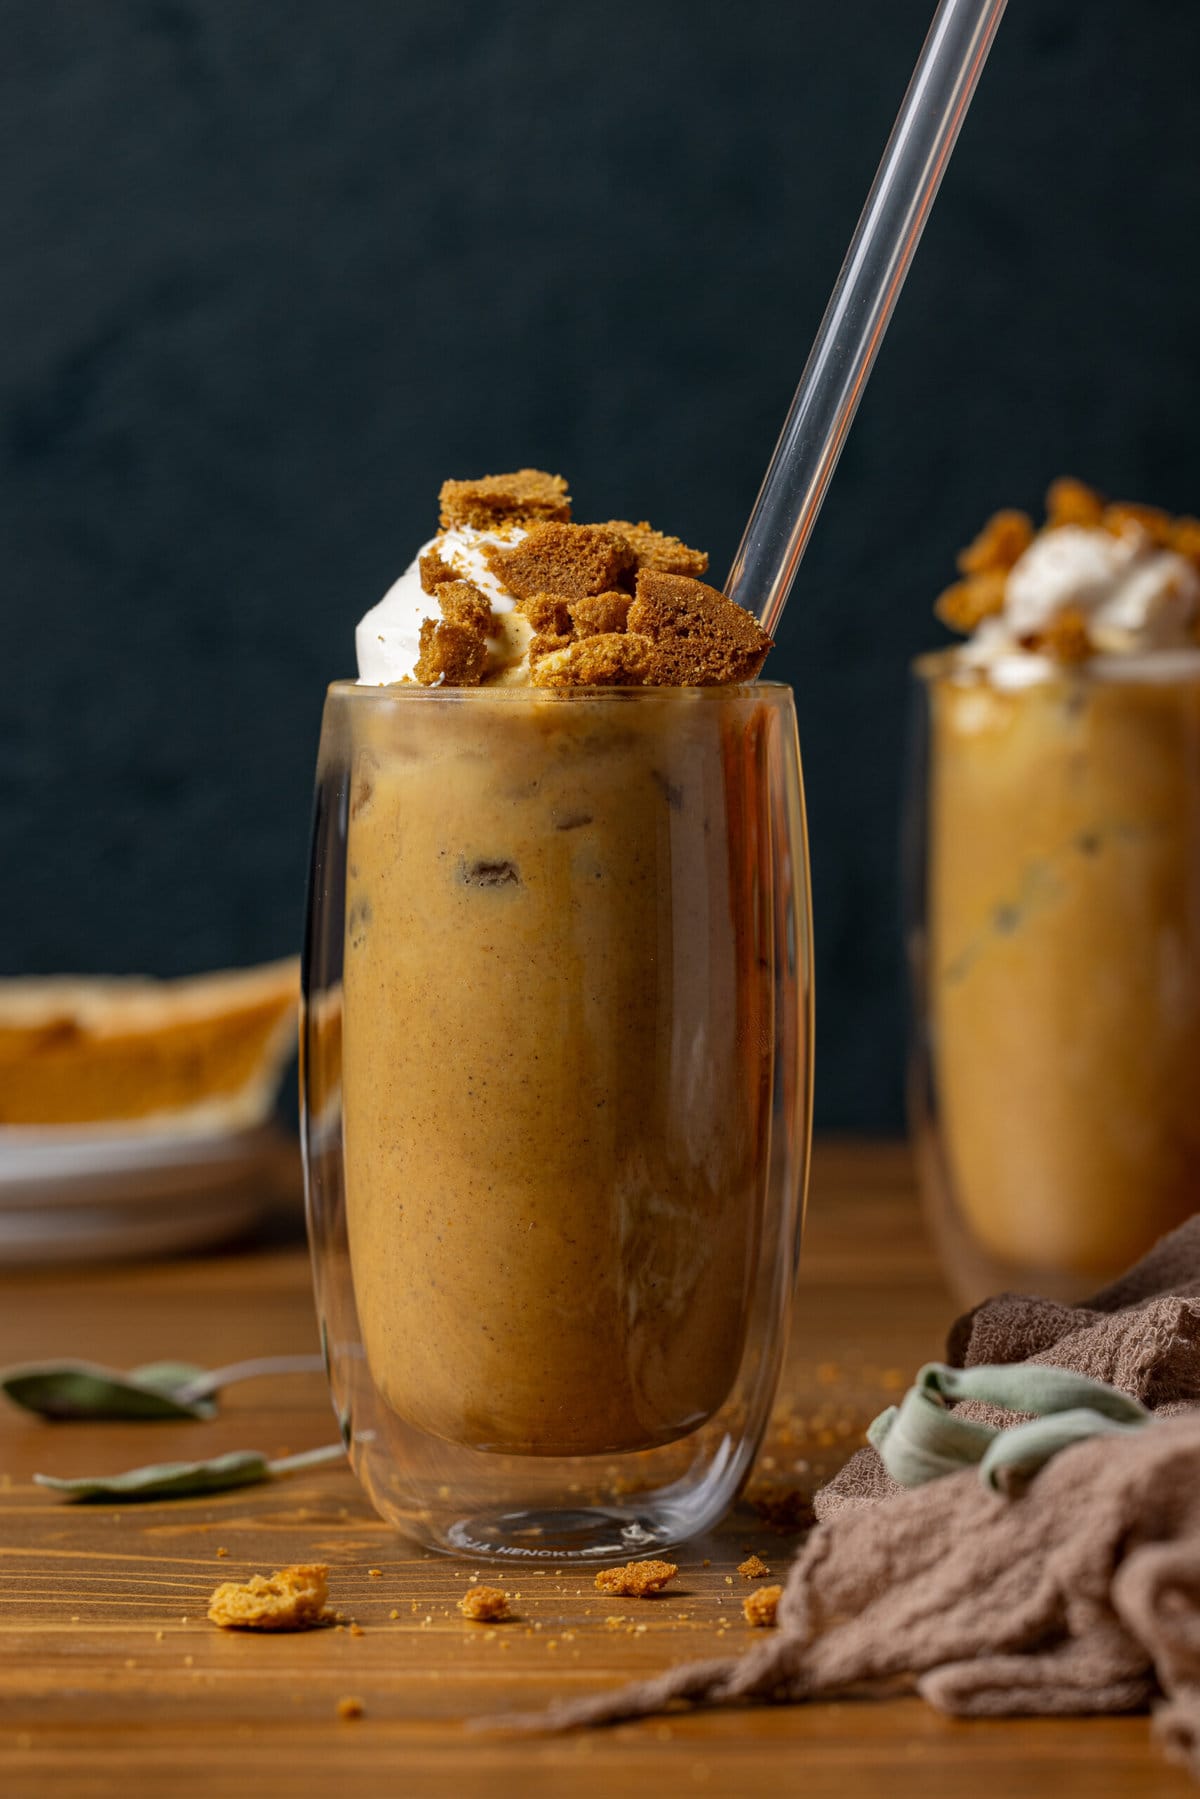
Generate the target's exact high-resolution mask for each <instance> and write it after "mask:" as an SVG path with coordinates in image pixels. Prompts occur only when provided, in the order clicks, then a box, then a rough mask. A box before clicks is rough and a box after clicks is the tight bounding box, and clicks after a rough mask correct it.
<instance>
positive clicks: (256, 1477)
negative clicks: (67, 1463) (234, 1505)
mask: <svg viewBox="0 0 1200 1799" xmlns="http://www.w3.org/2000/svg"><path fill="white" fill-rule="evenodd" d="M345 1456H346V1451H345V1449H344V1448H343V1446H342V1444H340V1443H327V1444H325V1445H323V1446H322V1447H321V1448H320V1449H305V1450H302V1451H301V1453H300V1454H299V1455H285V1456H278V1457H277V1458H276V1459H275V1460H274V1461H271V1460H269V1459H268V1457H267V1456H265V1455H263V1454H262V1452H261V1451H260V1450H257V1449H236V1450H234V1451H233V1452H232V1453H231V1454H230V1455H218V1456H214V1457H213V1458H212V1459H211V1460H209V1461H206V1462H159V1463H157V1464H152V1465H151V1466H149V1467H146V1468H130V1469H127V1470H126V1472H125V1473H124V1474H102V1475H80V1476H78V1477H76V1478H75V1479H71V1480H63V1479H59V1477H58V1476H57V1475H53V1474H35V1475H34V1477H33V1478H34V1481H35V1482H36V1484H37V1485H38V1486H39V1487H49V1488H50V1489H51V1491H52V1492H55V1493H63V1494H65V1495H66V1497H67V1498H68V1499H70V1500H73V1501H75V1502H77V1503H78V1502H83V1503H86V1502H88V1501H89V1500H101V1499H124V1500H133V1501H135V1502H136V1501H139V1500H143V1499H186V1498H190V1497H194V1496H195V1495H197V1494H201V1493H227V1492H230V1491H231V1490H232V1489H233V1488H234V1487H254V1486H257V1485H258V1484H259V1483H260V1482H262V1481H265V1480H275V1479H277V1478H278V1477H279V1476H280V1475H284V1474H293V1473H297V1472H298V1471H299V1470H300V1469H302V1468H317V1467H320V1466H321V1465H322V1464H323V1463H325V1462H338V1461H344V1460H345Z"/></svg>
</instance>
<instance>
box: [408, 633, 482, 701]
mask: <svg viewBox="0 0 1200 1799" xmlns="http://www.w3.org/2000/svg"><path fill="white" fill-rule="evenodd" d="M420 649H421V653H420V655H419V656H418V657H417V664H416V667H415V668H414V670H413V673H414V675H415V676H416V678H417V680H418V681H419V682H420V683H421V685H422V687H443V686H444V687H478V686H479V683H480V682H481V681H482V679H483V671H484V669H485V668H486V667H487V643H486V640H485V639H484V638H483V637H481V636H480V634H479V632H478V631H475V630H472V629H470V628H469V627H468V626H466V625H455V624H450V623H449V622H448V621H446V620H445V619H443V620H442V621H441V623H438V622H437V620H435V619H432V618H427V619H426V620H425V621H424V623H423V624H422V626H421V637H420Z"/></svg>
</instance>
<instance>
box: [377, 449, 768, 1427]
mask: <svg viewBox="0 0 1200 1799" xmlns="http://www.w3.org/2000/svg"><path fill="white" fill-rule="evenodd" d="M705 566H706V559H705V558H703V557H702V556H701V555H700V553H699V552H696V551H694V550H691V549H689V548H688V547H687V546H686V545H684V544H682V543H680V542H679V541H678V540H676V539H673V538H669V537H666V536H664V535H662V534H660V533H657V532H654V531H652V530H651V529H650V527H649V526H646V525H633V524H630V523H628V522H627V521H610V522H609V523H608V524H606V525H602V526H586V525H575V524H574V523H573V522H572V521H571V517H570V511H569V503H568V502H567V500H566V497H565V484H563V483H561V482H559V481H558V480H557V478H553V477H549V476H544V475H539V474H536V473H535V472H532V471H522V472H521V474H520V475H517V476H509V477H500V478H493V479H492V480H490V481H486V482H480V483H448V484H447V487H446V488H445V489H444V490H443V517H442V530H441V531H440V532H439V534H438V536H437V537H436V538H435V539H433V540H432V541H431V543H430V544H428V545H427V546H426V547H425V549H424V550H423V551H422V552H421V554H420V556H419V558H418V561H417V562H416V563H415V564H414V567H413V570H411V571H410V572H409V574H408V575H407V576H405V577H403V578H402V580H401V582H399V583H397V587H396V588H395V589H393V591H392V593H391V594H389V595H388V596H387V598H386V599H385V600H384V601H383V602H382V603H381V605H380V607H378V608H376V609H375V611H374V613H372V614H368V616H367V618H366V619H364V621H363V623H362V625H361V626H360V627H359V657H360V686H363V685H365V686H368V687H376V688H378V689H379V690H380V694H381V703H380V704H379V705H377V706H374V707H372V706H369V705H365V706H359V707H357V708H356V709H355V719H356V722H355V723H354V725H353V727H352V728H353V730H354V732H355V736H354V741H353V743H352V744H351V745H350V746H348V753H349V758H350V764H349V765H350V767H351V769H352V778H351V784H350V792H349V800H348V808H349V817H348V822H347V826H346V868H347V872H346V896H345V911H346V938H345V960H344V975H343V982H344V992H343V1008H344V1010H343V1023H342V1030H343V1038H342V1056H343V1076H344V1101H343V1104H344V1125H343V1131H344V1154H345V1203H346V1216H347V1226H348V1236H349V1247H350V1257H351V1262H352V1266H353V1281H354V1292H355V1299H356V1305H357V1312H358V1319H359V1323H360V1326H361V1331H362V1340H363V1344H364V1349H365V1354H366V1358H367V1362H368V1365H369V1369H370V1374H371V1378H372V1381H373V1383H374V1385H375V1387H376V1388H377V1389H378V1392H379V1393H380V1395H381V1396H382V1397H383V1399H384V1400H385V1402H386V1404H387V1405H388V1406H389V1407H390V1408H392V1410H393V1411H394V1412H395V1413H396V1414H397V1416H398V1417H400V1418H402V1419H404V1420H405V1421H407V1422H408V1423H410V1424H412V1425H415V1426H417V1427H419V1428H420V1429H421V1430H424V1431H426V1432H429V1433H430V1434H431V1435H432V1436H434V1437H438V1438H442V1439H444V1440H446V1441H448V1442H452V1443H455V1444H462V1445H467V1446H470V1447H472V1448H476V1449H481V1450H490V1451H505V1452H509V1453H518V1454H525V1455H562V1454H603V1453H617V1452H623V1451H629V1450H638V1449H643V1448H648V1447H651V1446H653V1445H656V1444H662V1443H667V1442H670V1441H672V1440H673V1439H675V1438H678V1437H681V1436H683V1435H685V1434H687V1433H688V1432H690V1431H692V1430H693V1429H694V1428H695V1427H696V1425H697V1424H698V1423H700V1422H701V1421H703V1420H704V1419H705V1418H707V1417H709V1416H710V1415H711V1414H712V1413H713V1412H714V1411H715V1410H716V1409H717V1408H718V1407H719V1406H720V1405H721V1403H722V1402H723V1400H724V1399H725V1397H726V1395H727V1393H728V1392H729V1389H730V1386H731V1384H732V1381H733V1378H734V1375H735V1372H736V1370H737V1368H738V1365H739V1362H740V1359H741V1354H742V1343H743V1338H744V1336H745V1331H746V1325H747V1309H748V1305H749V1300H750V1292H751V1286H752V1282H753V1280H754V1278H755V1269H756V1263H757V1256H758V1237H757V1226H756V1223H755V1221H756V1220H757V1219H758V1217H759V1216H760V1213H761V1208H762V1196H763V1192H764V1189H765V1183H766V1180H767V1172H768V1159H769V1135H770V1133H769V1130H768V1128H767V1117H768V1110H769V1105H770V1085H771V1050H772V1028H773V1027H772V1014H771V1007H772V999H771V985H770V972H769V960H770V958H769V956H768V954H767V951H766V948H765V946H764V941H763V933H764V929H765V928H766V926H765V924H764V915H763V913H762V906H761V902H760V898H759V896H758V894H757V893H756V891H755V885H754V882H753V881H752V880H750V879H748V878H747V875H746V873H745V872H744V870H745V869H746V867H747V863H746V854H745V844H746V842H747V840H750V841H752V842H753V841H754V839H755V835H756V833H762V832H765V831H768V830H769V829H770V824H769V820H767V819H765V818H762V819H760V818H758V817H757V816H754V815H753V813H752V810H751V813H750V815H748V807H747V800H746V795H747V794H748V793H751V792H752V791H753V790H754V783H753V781H752V780H751V779H750V775H751V768H752V764H753V762H754V758H755V757H756V756H759V755H761V753H762V746H763V742H764V734H763V730H762V727H761V721H760V720H759V719H758V717H757V712H758V711H760V710H761V708H759V707H758V706H757V702H755V700H754V697H753V690H752V689H749V690H747V697H746V700H745V703H744V706H743V707H742V708H741V709H740V710H738V711H737V715H736V718H734V719H733V720H731V718H730V715H729V714H728V711H727V709H726V710H723V709H722V708H721V707H720V706H718V705H715V704H714V703H713V696H712V695H711V694H709V693H706V692H704V691H703V690H702V689H703V687H704V686H706V685H708V686H713V685H718V686H721V687H722V688H723V689H724V690H725V691H726V692H728V690H729V685H730V684H731V683H733V684H736V683H738V682H746V681H749V680H750V679H752V677H753V675H754V674H756V673H757V671H758V668H759V666H760V665H761V662H762V659H763V656H764V655H765V653H766V649H767V647H768V640H767V638H766V637H765V635H764V634H763V633H762V632H761V631H760V630H759V628H758V626H757V625H756V624H755V623H754V621H753V619H751V618H750V617H749V615H748V614H746V613H744V612H743V611H742V609H741V608H738V607H735V606H733V604H732V602H730V601H728V600H727V599H725V597H724V596H723V595H721V594H719V593H718V592H717V591H716V590H715V589H712V588H710V587H708V586H707V585H706V584H705V583H703V582H702V581H701V580H699V578H698V576H699V574H701V573H703V572H704V569H705ZM684 687H686V688H687V689H688V691H686V692H684V691H680V689H681V688H684ZM637 688H655V689H661V691H660V692H657V693H654V694H650V693H646V694H635V695H634V696H633V699H630V698H627V697H626V690H627V689H637ZM397 689H400V690H404V691H400V692H399V693H397V691H396V690H397ZM597 689H599V694H598V695H597ZM606 689H607V691H606ZM423 690H424V691H423ZM435 693H436V695H437V697H436V700H435V699H434V695H435ZM398 701H399V702H401V703H397V702H398ZM430 702H434V703H430Z"/></svg>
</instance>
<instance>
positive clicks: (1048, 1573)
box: [510, 1216, 1200, 1774]
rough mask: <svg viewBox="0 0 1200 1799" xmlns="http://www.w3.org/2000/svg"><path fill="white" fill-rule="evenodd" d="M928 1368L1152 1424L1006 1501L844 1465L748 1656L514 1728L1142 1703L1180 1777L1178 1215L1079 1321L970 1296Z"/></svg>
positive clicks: (1184, 1238)
mask: <svg viewBox="0 0 1200 1799" xmlns="http://www.w3.org/2000/svg"><path fill="white" fill-rule="evenodd" d="M947 1359H948V1360H950V1361H952V1362H954V1363H956V1364H957V1365H959V1366H973V1365H976V1364H981V1363H995V1362H1016V1361H1022V1360H1033V1361H1037V1362H1041V1363H1049V1364H1053V1365H1056V1366H1060V1367H1064V1368H1073V1369H1077V1370H1078V1371H1080V1372H1081V1373H1085V1374H1090V1375H1093V1376H1096V1377H1098V1378H1099V1379H1101V1380H1106V1381H1109V1382H1110V1383H1111V1384H1112V1385H1114V1386H1118V1387H1121V1388H1122V1389H1123V1390H1124V1391H1126V1392H1129V1393H1132V1394H1133V1395H1134V1396H1135V1397H1136V1398H1138V1399H1140V1400H1141V1401H1142V1402H1143V1403H1144V1404H1145V1405H1147V1406H1148V1407H1149V1408H1150V1409H1151V1410H1153V1411H1154V1412H1155V1413H1156V1414H1157V1416H1156V1419H1155V1422H1154V1423H1153V1424H1152V1425H1150V1426H1148V1427H1146V1428H1145V1429H1143V1430H1141V1431H1139V1432H1137V1433H1136V1434H1135V1435H1132V1436H1129V1437H1099V1438H1093V1439H1092V1440H1090V1441H1087V1442H1083V1443H1079V1444H1077V1445H1075V1446H1074V1447H1072V1448H1070V1449H1067V1450H1064V1451H1063V1452H1062V1453H1061V1454H1060V1455H1059V1456H1057V1457H1056V1458H1055V1459H1054V1460H1053V1461H1052V1462H1050V1463H1049V1464H1048V1465H1047V1467H1045V1468H1044V1469H1043V1470H1042V1472H1041V1473H1040V1474H1039V1475H1038V1476H1037V1477H1036V1479H1035V1480H1034V1481H1033V1482H1032V1483H1031V1485H1030V1486H1029V1488H1028V1490H1027V1491H1026V1492H1025V1493H1023V1494H1022V1495H1020V1496H1017V1497H1000V1496H998V1495H996V1494H994V1493H991V1492H989V1491H988V1490H987V1489H986V1488H985V1487H984V1486H983V1485H982V1483H981V1482H980V1480H979V1478H978V1475H977V1473H976V1471H975V1470H974V1469H970V1470H966V1471H964V1472H963V1473H961V1474H954V1475H950V1476H948V1477H947V1478H946V1479H944V1480H937V1481H932V1482H930V1483H929V1484H928V1485H926V1486H923V1487H918V1488H913V1489H911V1490H910V1489H904V1488H901V1487H898V1486H897V1485H896V1484H895V1483H894V1482H893V1481H892V1480H890V1478H889V1477H888V1476H887V1474H886V1473H885V1472H884V1470H883V1467H882V1464H881V1463H880V1461H879V1458H878V1456H877V1455H876V1453H875V1451H874V1450H873V1449H865V1450H861V1451H860V1452H859V1453H858V1455H856V1456H855V1457H854V1458H853V1459H852V1460H851V1461H850V1462H849V1463H848V1464H847V1466H846V1468H845V1469H844V1470H843V1471H842V1473H841V1474H840V1475H839V1476H838V1477H837V1479H836V1480H834V1481H833V1482H831V1483H830V1485H829V1486H828V1487H826V1488H825V1489H824V1490H823V1491H822V1492H821V1493H820V1494H818V1496H817V1512H818V1516H819V1518H821V1520H822V1522H821V1523H820V1524H819V1525H818V1527H817V1528H816V1530H815V1531H814V1532H813V1533H812V1535H811V1537H810V1538H809V1540H808V1542H807V1544H806V1545H805V1547H804V1549H803V1550H802V1551H801V1553H800V1555H799V1556H798V1557H797V1559H796V1561H795V1562H794V1564H793V1566H792V1570H791V1573H790V1575H789V1578H788V1583H787V1587H786V1590H785V1592H784V1595H783V1599H782V1600H781V1602H780V1608H779V1628H778V1630H777V1631H776V1632H775V1633H773V1635H772V1637H771V1638H770V1640H769V1641H766V1642H764V1643H762V1644H761V1645H756V1646H755V1647H754V1648H753V1649H751V1650H750V1651H749V1652H748V1653H747V1654H745V1655H743V1656H742V1657H740V1658H737V1659H729V1660H720V1661H708V1662H701V1663H693V1664H691V1665H688V1666H684V1667H680V1668H674V1669H670V1670H668V1672H667V1673H665V1674H663V1675H661V1676H659V1677H658V1678H657V1679H655V1680H650V1681H643V1682H639V1683H638V1684H636V1685H634V1686H631V1687H626V1688H624V1689H623V1690H621V1691H620V1692H617V1693H609V1694H603V1695H600V1696H599V1697H597V1698H594V1699H585V1700H579V1701H572V1702H570V1703H567V1704H565V1705H562V1706H559V1707H556V1708H555V1709H554V1710H553V1711H552V1712H550V1713H548V1714H546V1715H544V1716H539V1717H538V1718H535V1719H529V1720H516V1721H515V1722H522V1723H525V1724H527V1725H531V1726H533V1727H538V1728H544V1727H547V1726H549V1727H552V1728H563V1727H566V1726H570V1725H577V1724H589V1723H607V1722H614V1721H616V1720H618V1719H623V1718H635V1717H644V1716H645V1715H647V1714H648V1713H650V1712H655V1711H660V1710H662V1709H663V1708H664V1707H668V1706H672V1705H678V1704H679V1703H681V1702H683V1703H690V1704H693V1705H701V1704H705V1705H714V1704H723V1703H730V1702H734V1701H748V1700H752V1699H753V1700H774V1701H781V1702H788V1701H796V1700H803V1699H811V1698H818V1697H824V1696H829V1695H832V1694H835V1693H841V1692H846V1691H848V1690H851V1689H855V1690H860V1691H861V1690H867V1691H872V1690H873V1691H877V1692H878V1691H885V1690H886V1691H895V1690H896V1688H897V1686H900V1687H914V1686H915V1688H916V1690H917V1691H918V1692H920V1693H921V1694H922V1695H923V1697H924V1698H925V1699H927V1700H928V1701H929V1702H930V1704H932V1705H934V1706H937V1707H938V1708H939V1709H940V1710H942V1711H946V1712H951V1713H954V1714H957V1715H960V1716H981V1715H1001V1714H1012V1713H1019V1712H1111V1711H1128V1710H1132V1709H1135V1708H1137V1707H1140V1706H1143V1705H1145V1704H1147V1703H1148V1702H1150V1701H1152V1700H1154V1699H1156V1698H1158V1699H1161V1701H1162V1703H1160V1704H1159V1706H1158V1711H1157V1715H1156V1724H1157V1728H1158V1731H1159V1734H1160V1737H1161V1738H1162V1740H1163V1742H1164V1743H1165V1745H1166V1747H1167V1748H1168V1750H1169V1752H1170V1753H1172V1754H1173V1755H1175V1756H1176V1757H1177V1758H1178V1759H1180V1760H1183V1761H1185V1762H1186V1763H1187V1765H1188V1766H1189V1767H1190V1768H1191V1770H1192V1772H1193V1773H1194V1774H1200V1216H1198V1217H1197V1218H1195V1219H1193V1220H1192V1221H1191V1222H1190V1223H1188V1224H1187V1225H1185V1226H1183V1228H1182V1229H1181V1230H1178V1231H1176V1232H1175V1233H1174V1234H1173V1235H1172V1236H1170V1237H1168V1238H1165V1239H1164V1240H1163V1241H1162V1242H1161V1243H1160V1244H1159V1245H1158V1246H1157V1247H1156V1248H1155V1249H1154V1250H1153V1251H1152V1252H1151V1254H1150V1255H1149V1256H1148V1257H1147V1258H1146V1259H1145V1261H1143V1262H1141V1263H1139V1265H1138V1266H1137V1267H1136V1268H1135V1269H1133V1270H1132V1271H1131V1272H1130V1273H1129V1274H1128V1275H1126V1276H1125V1277H1123V1279H1122V1280H1120V1281H1118V1282H1117V1283H1115V1284H1114V1285H1113V1286H1111V1287H1109V1288H1106V1289H1105V1290H1104V1291H1103V1292H1102V1293H1099V1294H1097V1295H1096V1296H1095V1297H1094V1298H1093V1299H1092V1300H1091V1301H1089V1303H1088V1304H1087V1305H1085V1306H1078V1307H1069V1306H1059V1305H1054V1304H1052V1303H1051V1302H1049V1301H1044V1300H1040V1299H1031V1298H1026V1297H1022V1296H1020V1295H1014V1294H1002V1295H1001V1296H1000V1297H999V1298H997V1299H992V1300H989V1301H987V1303H986V1304H984V1305H982V1306H980V1307H978V1308H977V1309H976V1310H975V1311H974V1312H971V1313H968V1314H967V1316H966V1317H965V1318H962V1319H960V1320H959V1321H958V1322H957V1323H956V1324H955V1325H954V1327H953V1328H952V1330H951V1332H950V1338H949V1346H948V1356H947ZM961 1409H962V1411H963V1414H964V1415H973V1416H977V1417H980V1418H985V1419H988V1420H989V1421H991V1422H995V1423H1009V1422H1011V1421H1012V1417H1011V1414H1005V1413H999V1412H997V1411H996V1410H995V1409H994V1408H992V1407H989V1406H983V1405H970V1406H964V1407H963V1408H961ZM510 1722H513V1721H510Z"/></svg>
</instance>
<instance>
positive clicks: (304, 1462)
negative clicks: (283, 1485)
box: [267, 1443, 346, 1474]
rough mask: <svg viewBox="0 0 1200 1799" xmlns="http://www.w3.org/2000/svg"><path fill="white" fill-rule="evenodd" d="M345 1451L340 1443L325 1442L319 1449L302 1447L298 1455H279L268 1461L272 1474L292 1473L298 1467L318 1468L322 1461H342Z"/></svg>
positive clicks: (344, 1457)
mask: <svg viewBox="0 0 1200 1799" xmlns="http://www.w3.org/2000/svg"><path fill="white" fill-rule="evenodd" d="M345 1459H346V1451H345V1449H344V1448H343V1446H342V1444H340V1443H326V1444H324V1445H323V1447H322V1448H320V1449H302V1450H301V1451H300V1454H299V1455H285V1456H281V1457H280V1458H279V1460H278V1461H275V1462H268V1463H267V1467H268V1469H269V1471H270V1472H271V1473H272V1474H294V1473H295V1471H296V1470H297V1469H298V1468H318V1467H320V1465H321V1463H322V1462H344V1461H345Z"/></svg>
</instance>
